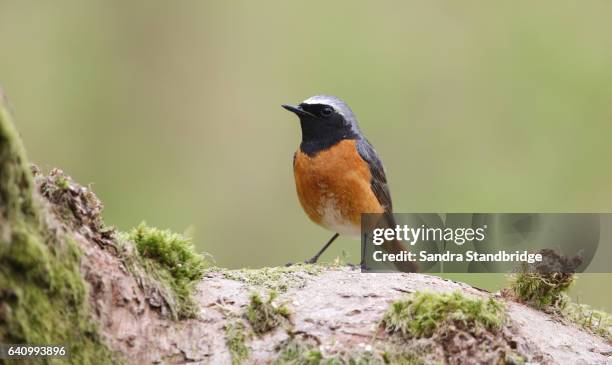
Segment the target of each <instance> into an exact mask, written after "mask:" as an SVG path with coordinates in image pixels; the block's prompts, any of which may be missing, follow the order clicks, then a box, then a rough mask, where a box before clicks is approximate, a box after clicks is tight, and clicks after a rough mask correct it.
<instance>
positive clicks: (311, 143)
mask: <svg viewBox="0 0 612 365" xmlns="http://www.w3.org/2000/svg"><path fill="white" fill-rule="evenodd" d="M282 107H283V108H285V109H286V110H288V111H290V112H292V113H294V114H295V115H297V117H298V118H299V121H300V127H301V130H302V140H301V143H300V145H299V147H298V149H297V151H296V152H295V153H294V155H293V172H294V178H295V187H296V191H297V195H298V199H299V201H300V204H301V206H302V208H303V209H304V211H305V212H306V215H307V216H308V217H309V218H310V219H311V220H312V221H313V222H314V223H316V224H318V225H320V226H322V227H324V228H326V229H328V230H330V231H332V232H334V235H333V236H332V237H331V238H330V239H329V240H328V241H327V242H326V243H325V244H324V245H323V247H322V248H321V249H320V250H319V251H318V252H317V253H316V254H315V255H314V256H313V257H312V258H310V259H309V260H306V261H305V262H306V263H316V262H317V261H318V259H319V257H320V256H321V255H322V254H323V252H325V250H327V248H329V246H330V245H331V244H332V243H333V242H334V241H335V240H336V239H337V238H338V237H339V236H340V235H341V234H342V235H346V236H349V237H359V236H360V235H361V214H362V213H380V214H383V215H384V216H386V217H387V219H388V222H389V223H390V224H392V223H393V222H394V221H393V216H392V213H393V203H392V201H391V193H390V191H389V184H388V183H387V177H386V174H385V168H384V166H383V164H382V161H381V159H380V158H379V156H378V153H377V152H376V150H375V149H374V147H373V146H372V144H370V142H369V141H368V140H367V139H366V137H365V136H364V134H363V133H362V132H361V129H360V128H359V125H358V123H357V117H356V116H355V114H354V113H353V111H352V110H351V108H350V107H349V106H348V105H347V104H346V103H345V102H344V101H342V100H341V99H340V98H338V97H335V96H330V95H315V96H312V97H310V98H308V99H306V100H304V101H303V102H301V103H300V104H298V105H290V104H283V105H282ZM402 249H404V247H403V245H402V244H400V243H399V242H397V241H393V242H391V243H389V244H388V245H387V247H386V250H387V251H392V252H396V251H400V250H402ZM402 265H403V267H402V268H401V270H402V271H410V272H414V271H416V270H417V268H416V265H415V264H414V263H403V264H402ZM362 268H363V255H362Z"/></svg>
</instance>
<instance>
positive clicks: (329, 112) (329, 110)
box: [321, 106, 334, 117]
mask: <svg viewBox="0 0 612 365" xmlns="http://www.w3.org/2000/svg"><path fill="white" fill-rule="evenodd" d="M333 113H334V109H332V108H330V107H328V106H326V107H325V108H323V109H321V116H322V117H329V116H330V115H332V114H333Z"/></svg>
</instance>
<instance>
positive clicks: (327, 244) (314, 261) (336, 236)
mask: <svg viewBox="0 0 612 365" xmlns="http://www.w3.org/2000/svg"><path fill="white" fill-rule="evenodd" d="M338 236H340V233H336V234H334V235H333V237H332V238H330V239H329V241H327V243H326V244H325V246H323V248H322V249H321V250H319V252H317V254H316V255H314V256H313V257H312V258H311V259H309V260H306V261H304V262H305V263H306V264H314V263H316V262H317V260H319V256H321V255H322V254H323V252H325V250H327V248H328V247H329V246H330V245H331V244H332V242H334V241H335V240H336V238H338Z"/></svg>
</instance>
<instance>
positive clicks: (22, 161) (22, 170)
mask: <svg viewBox="0 0 612 365" xmlns="http://www.w3.org/2000/svg"><path fill="white" fill-rule="evenodd" d="M33 191H34V182H33V180H32V175H31V173H30V168H29V166H28V162H27V158H26V154H25V151H24V148H23V145H22V143H21V140H20V139H19V135H18V133H17V131H16V130H15V127H14V125H13V122H12V121H11V118H10V116H9V113H8V111H7V109H6V107H5V105H4V104H3V95H2V90H0V217H4V218H5V219H6V220H7V221H18V220H19V221H27V222H30V223H34V224H36V222H37V220H38V216H39V213H38V209H37V208H36V204H35V203H34V198H33V194H32V193H33ZM0 222H1V221H0ZM4 229H7V228H4ZM0 233H2V231H0Z"/></svg>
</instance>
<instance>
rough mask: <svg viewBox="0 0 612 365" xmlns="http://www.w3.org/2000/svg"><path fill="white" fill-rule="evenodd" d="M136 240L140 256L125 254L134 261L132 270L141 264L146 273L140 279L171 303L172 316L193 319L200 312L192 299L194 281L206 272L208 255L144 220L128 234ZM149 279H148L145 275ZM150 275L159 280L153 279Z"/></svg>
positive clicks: (181, 238)
mask: <svg viewBox="0 0 612 365" xmlns="http://www.w3.org/2000/svg"><path fill="white" fill-rule="evenodd" d="M126 238H127V239H129V240H130V241H132V242H134V244H135V246H136V250H137V254H138V259H136V260H134V258H132V257H130V255H129V254H128V255H124V259H127V260H128V261H130V260H131V262H130V266H131V267H132V269H133V272H136V273H138V271H139V268H137V267H135V265H139V266H141V267H142V268H144V271H145V274H144V275H142V273H140V275H138V276H140V277H141V278H143V280H146V281H147V282H148V285H149V286H150V287H153V286H154V287H156V290H157V291H158V292H159V294H160V295H161V296H162V297H163V298H164V300H165V301H166V303H167V304H168V306H169V308H170V310H171V312H172V314H173V317H178V318H190V317H193V316H194V315H195V314H196V313H197V306H196V304H195V302H194V300H193V298H192V292H193V290H194V286H195V284H196V283H197V282H198V280H200V279H201V278H202V276H203V274H204V269H205V267H206V266H207V261H206V260H205V258H204V257H203V256H202V255H200V254H198V253H196V252H195V250H194V248H193V245H192V244H191V241H190V240H189V239H188V238H186V237H184V236H182V235H179V234H176V233H172V232H170V231H168V230H160V229H157V228H152V227H148V226H147V225H146V224H144V223H142V224H140V225H139V226H138V227H136V228H134V229H133V230H132V231H131V232H130V233H129V234H128V235H127V236H126ZM146 276H147V277H149V278H145V277H146ZM150 278H152V279H154V280H156V281H157V282H158V283H153V282H151V280H150Z"/></svg>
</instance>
